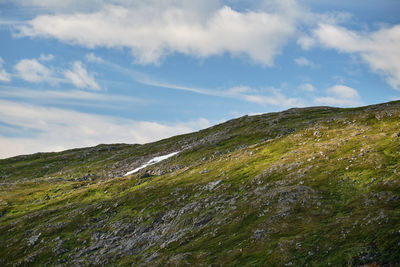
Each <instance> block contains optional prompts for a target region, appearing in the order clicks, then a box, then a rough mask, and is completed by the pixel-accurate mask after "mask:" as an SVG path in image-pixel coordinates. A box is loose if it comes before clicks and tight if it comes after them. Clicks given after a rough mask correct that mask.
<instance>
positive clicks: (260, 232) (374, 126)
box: [0, 102, 400, 266]
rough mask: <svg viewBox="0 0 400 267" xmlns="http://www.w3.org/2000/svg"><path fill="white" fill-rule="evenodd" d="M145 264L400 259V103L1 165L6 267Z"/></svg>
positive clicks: (234, 123)
mask: <svg viewBox="0 0 400 267" xmlns="http://www.w3.org/2000/svg"><path fill="white" fill-rule="evenodd" d="M177 151H180V153H179V154H177V155H174V156H173V157H170V158H168V159H166V160H163V161H161V162H158V163H156V164H153V165H149V166H148V167H146V168H143V169H141V170H139V171H138V172H136V173H134V174H132V175H128V176H124V174H126V173H127V172H129V171H131V170H134V169H136V168H138V167H140V166H142V165H143V164H145V163H146V162H148V161H149V160H151V159H152V158H154V157H158V156H163V155H167V154H170V153H173V152H177ZM132 264H133V265H134V266H185V265H195V266H304V265H307V266H329V265H331V266H363V265H369V266H380V265H381V266H399V264H400V102H390V103H385V104H380V105H374V106H367V107H361V108H352V109H339V108H330V107H313V108H301V109H299V108H296V109H289V110H287V111H283V112H278V113H268V114H263V115H257V116H244V117H241V118H238V119H234V120H230V121H227V122H225V123H222V124H219V125H216V126H214V127H211V128H208V129H205V130H202V131H199V132H195V133H191V134H186V135H180V136H175V137H172V138H168V139H165V140H161V141H158V142H155V143H149V144H144V145H128V144H112V145H98V146H96V147H90V148H80V149H73V150H68V151H64V152H59V153H37V154H33V155H24V156H17V157H13V158H9V159H3V160H0V265H1V266H26V265H31V266H43V265H60V266H64V265H66V266H85V265H113V266H115V265H132Z"/></svg>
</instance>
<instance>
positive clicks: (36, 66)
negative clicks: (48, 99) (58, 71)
mask: <svg viewBox="0 0 400 267" xmlns="http://www.w3.org/2000/svg"><path fill="white" fill-rule="evenodd" d="M15 70H16V71H17V73H18V76H19V77H20V78H21V79H23V80H25V81H28V82H44V81H47V82H48V81H51V80H52V79H51V77H52V75H53V72H52V70H50V69H49V68H47V67H46V66H44V65H42V64H41V63H39V61H37V60H36V59H23V60H20V61H19V62H18V63H17V64H16V65H15Z"/></svg>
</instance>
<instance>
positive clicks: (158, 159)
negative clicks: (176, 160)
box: [124, 151, 180, 176]
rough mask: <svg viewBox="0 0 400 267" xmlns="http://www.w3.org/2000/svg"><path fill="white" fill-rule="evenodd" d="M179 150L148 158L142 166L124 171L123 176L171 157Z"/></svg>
mask: <svg viewBox="0 0 400 267" xmlns="http://www.w3.org/2000/svg"><path fill="white" fill-rule="evenodd" d="M179 152H180V151H177V152H173V153H170V154H167V155H163V156H159V157H155V158H153V159H151V160H149V161H148V162H147V163H145V164H143V165H142V166H140V167H138V168H136V169H134V170H132V171H129V172H127V173H125V175H124V176H127V175H131V174H134V173H136V172H138V171H140V170H141V169H143V168H146V167H147V166H150V165H153V164H156V163H158V162H160V161H163V160H165V159H167V158H170V157H173V156H175V155H176V154H178V153H179Z"/></svg>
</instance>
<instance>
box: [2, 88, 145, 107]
mask: <svg viewBox="0 0 400 267" xmlns="http://www.w3.org/2000/svg"><path fill="white" fill-rule="evenodd" d="M1 89H2V90H1ZM0 98H13V99H24V100H26V99H30V100H35V102H37V101H43V102H45V103H49V101H51V102H50V103H53V104H54V103H64V104H68V103H71V104H74V105H80V104H81V105H85V104H86V105H89V104H88V103H89V102H92V103H93V104H94V103H98V104H99V105H102V103H112V104H113V105H114V107H118V106H119V105H120V104H121V103H132V104H133V103H135V104H147V103H148V102H149V100H145V99H141V98H136V97H131V96H126V95H113V94H109V93H108V94H104V93H93V92H87V91H82V90H58V91H56V90H34V89H28V88H24V87H16V86H0ZM107 105H108V104H107Z"/></svg>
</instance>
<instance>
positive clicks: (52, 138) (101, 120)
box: [0, 100, 210, 158]
mask: <svg viewBox="0 0 400 267" xmlns="http://www.w3.org/2000/svg"><path fill="white" fill-rule="evenodd" d="M0 122H2V123H3V124H6V125H11V126H12V127H13V129H14V130H13V131H14V132H15V131H16V132H19V133H18V134H16V133H14V135H13V136H14V137H7V136H5V135H4V133H1V132H0V157H3V158H4V157H9V156H14V155H19V154H27V153H33V152H37V151H60V150H64V149H68V148H75V147H82V146H92V145H97V144H99V143H121V142H125V143H146V142H151V141H155V140H159V139H162V138H166V137H169V136H174V135H177V134H182V133H188V132H192V131H194V130H198V129H200V128H205V127H208V126H210V123H209V121H207V120H206V119H202V118H201V119H198V120H195V121H189V122H176V123H160V122H151V121H134V120H129V119H122V118H118V117H111V116H101V115H93V114H87V113H83V112H77V111H72V110H67V109H60V108H48V107H42V106H36V105H27V104H25V103H18V102H12V101H5V100H0ZM16 136H18V137H16Z"/></svg>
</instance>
